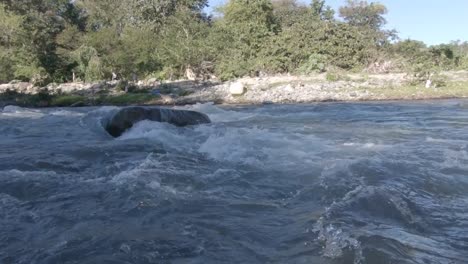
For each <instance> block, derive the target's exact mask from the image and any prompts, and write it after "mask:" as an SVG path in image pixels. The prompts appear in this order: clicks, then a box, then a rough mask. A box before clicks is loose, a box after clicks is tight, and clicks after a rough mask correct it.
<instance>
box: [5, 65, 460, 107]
mask: <svg viewBox="0 0 468 264" xmlns="http://www.w3.org/2000/svg"><path fill="white" fill-rule="evenodd" d="M442 76H443V82H442V83H441V82H440V81H439V82H438V83H433V84H432V85H431V86H430V87H429V88H427V87H426V86H425V85H424V84H416V85H415V84H411V79H410V78H409V77H408V76H407V75H406V74H377V75H367V74H338V73H326V74H317V75H312V76H286V75H284V76H267V77H257V78H251V77H246V78H241V79H237V80H235V81H230V82H216V81H209V82H196V81H185V80H184V81H174V82H165V83H159V82H156V81H155V80H150V81H146V82H139V83H124V82H118V81H114V82H99V83H93V84H84V83H66V84H60V85H57V84H50V85H48V86H47V87H35V86H34V85H32V84H29V83H22V82H12V83H9V84H2V85H0V106H5V105H10V104H13V105H20V106H29V107H57V106H60V107H66V106H100V105H120V106H124V105H184V104H195V103H207V102H214V103H216V104H268V103H275V104H282V103H311V102H324V101H380V100H425V99H445V98H466V97H468V71H458V72H445V73H443V74H442Z"/></svg>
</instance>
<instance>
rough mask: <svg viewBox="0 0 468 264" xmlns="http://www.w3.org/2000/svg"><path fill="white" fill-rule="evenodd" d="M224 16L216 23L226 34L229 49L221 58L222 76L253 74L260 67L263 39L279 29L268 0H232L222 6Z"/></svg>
mask: <svg viewBox="0 0 468 264" xmlns="http://www.w3.org/2000/svg"><path fill="white" fill-rule="evenodd" d="M222 11H223V12H224V18H223V19H222V20H221V21H220V22H219V23H218V25H217V26H219V27H221V30H219V31H218V32H220V33H222V34H223V38H224V39H225V42H224V43H225V44H226V51H225V53H224V54H222V55H221V56H220V58H218V65H217V69H218V72H220V73H222V74H221V75H222V77H224V78H230V77H237V76H242V75H246V74H253V73H255V72H257V71H258V70H260V69H261V64H262V63H261V62H259V61H257V59H258V54H259V52H260V51H261V49H262V46H263V42H264V41H266V40H267V39H268V38H269V37H270V36H272V35H273V34H274V33H275V32H276V31H277V29H278V27H277V24H276V21H275V17H274V15H273V5H272V3H271V1H269V0H256V1H252V0H231V1H229V2H228V3H227V5H226V6H225V7H224V8H223V9H222Z"/></svg>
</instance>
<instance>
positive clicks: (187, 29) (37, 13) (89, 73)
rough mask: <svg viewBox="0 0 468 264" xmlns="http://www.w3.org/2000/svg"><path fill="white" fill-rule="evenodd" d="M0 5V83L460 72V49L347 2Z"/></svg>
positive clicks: (466, 64)
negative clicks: (398, 68)
mask: <svg viewBox="0 0 468 264" xmlns="http://www.w3.org/2000/svg"><path fill="white" fill-rule="evenodd" d="M207 3H208V1H207V0H75V1H70V0H0V82H6V81H9V80H12V79H21V80H28V81H33V82H37V83H44V84H45V83H46V82H50V81H55V82H62V81H70V80H72V79H73V78H74V77H76V80H82V81H86V82H91V81H96V80H100V79H110V78H111V77H112V76H113V74H114V73H115V74H117V75H118V77H119V78H121V79H124V80H131V79H133V77H134V76H138V78H147V77H158V78H162V79H165V78H180V77H183V76H184V74H185V73H186V71H187V70H188V69H190V70H192V71H193V72H195V73H196V74H198V75H199V76H203V75H211V74H215V75H217V76H218V77H220V78H222V79H229V78H235V77H240V76H244V75H257V74H261V73H271V74H274V73H300V74H310V73H313V72H323V71H326V70H327V69H335V68H340V69H345V70H356V69H364V68H366V67H367V66H369V65H371V64H373V63H374V62H376V61H380V60H382V58H384V59H387V58H391V59H392V60H397V61H399V62H402V63H401V64H402V65H404V70H408V71H412V72H417V71H422V70H425V71H426V72H428V74H429V72H433V71H435V70H447V69H468V44H467V43H466V42H453V43H449V44H446V45H439V46H432V47H427V46H426V45H424V43H421V42H416V41H412V40H405V41H399V42H396V43H393V42H392V40H394V39H395V37H396V34H395V32H394V31H388V30H385V29H384V25H385V24H386V19H385V15H386V13H387V8H386V7H385V6H384V5H382V4H380V3H374V2H367V1H362V0H348V1H347V2H346V3H345V5H344V6H343V7H341V8H340V9H339V10H338V13H339V15H340V17H341V18H342V19H341V20H340V19H335V11H334V10H333V9H332V8H330V6H328V5H327V2H326V0H311V1H310V2H309V4H304V3H303V2H302V1H296V0H229V1H227V2H226V4H225V5H224V6H222V7H220V8H219V11H220V12H219V13H220V15H219V16H216V17H211V16H208V15H206V14H205V13H204V8H205V7H206V6H207Z"/></svg>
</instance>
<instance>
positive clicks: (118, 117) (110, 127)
mask: <svg viewBox="0 0 468 264" xmlns="http://www.w3.org/2000/svg"><path fill="white" fill-rule="evenodd" d="M142 120H150V121H157V122H166V123H170V124H173V125H176V126H181V127H183V126H190V125H198V124H206V123H210V122H211V121H210V118H209V117H208V116H207V115H205V114H203V113H199V112H195V111H188V110H173V109H166V108H146V107H127V108H123V109H121V110H120V111H118V112H117V113H115V114H114V115H113V116H112V117H111V118H110V119H109V121H108V122H107V124H105V129H106V131H107V132H108V133H109V134H110V135H111V136H113V137H119V136H120V135H122V134H123V133H124V132H125V131H126V130H127V129H129V128H131V127H132V126H133V125H134V124H135V123H137V122H139V121H142Z"/></svg>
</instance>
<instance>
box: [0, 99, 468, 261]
mask: <svg viewBox="0 0 468 264" xmlns="http://www.w3.org/2000/svg"><path fill="white" fill-rule="evenodd" d="M183 108H184V109H190V110H196V111H201V112H204V113H206V114H207V115H208V116H209V117H210V118H211V119H212V121H213V123H212V124H207V125H199V126H193V127H185V128H179V127H175V126H172V125H170V124H165V123H157V122H149V121H143V122H140V123H138V124H136V125H135V126H134V127H133V128H132V129H131V130H129V131H127V132H126V133H125V134H124V135H123V136H122V137H120V138H117V139H114V138H112V137H110V136H109V135H108V134H107V133H106V132H105V130H104V129H103V128H102V124H101V123H102V119H103V118H105V117H106V116H107V115H109V113H110V112H112V111H115V108H113V107H103V108H80V109H78V108H76V109H72V108H56V109H41V110H38V109H26V108H18V107H12V106H8V107H6V108H5V109H3V111H2V112H0V263H2V264H3V263H4V264H9V263H15V264H16V263H21V264H23V263H24V264H35V263H38V264H42V263H45V264H49V263H51V264H54V263H57V264H71V263H80V264H81V263H85V264H87V263H89V264H91V263H100V264H101V263H109V264H110V263H116V264H119V263H122V264H124V263H125V264H129V263H135V264H139V263H314V264H315V263H316V264H322V263H324V264H345V263H351V264H357V263H363V264H364V263H369V264H374V263H376V264H385V263H402V264H405V263H417V264H419V263H421V264H423V263H424V264H426V263H444V264H445V263H457V264H458V263H468V101H463V100H449V101H429V102H385V103H320V104H310V105H266V106H244V107H240V106H238V107H218V106H214V105H210V104H204V105H194V106H188V107H183Z"/></svg>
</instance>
